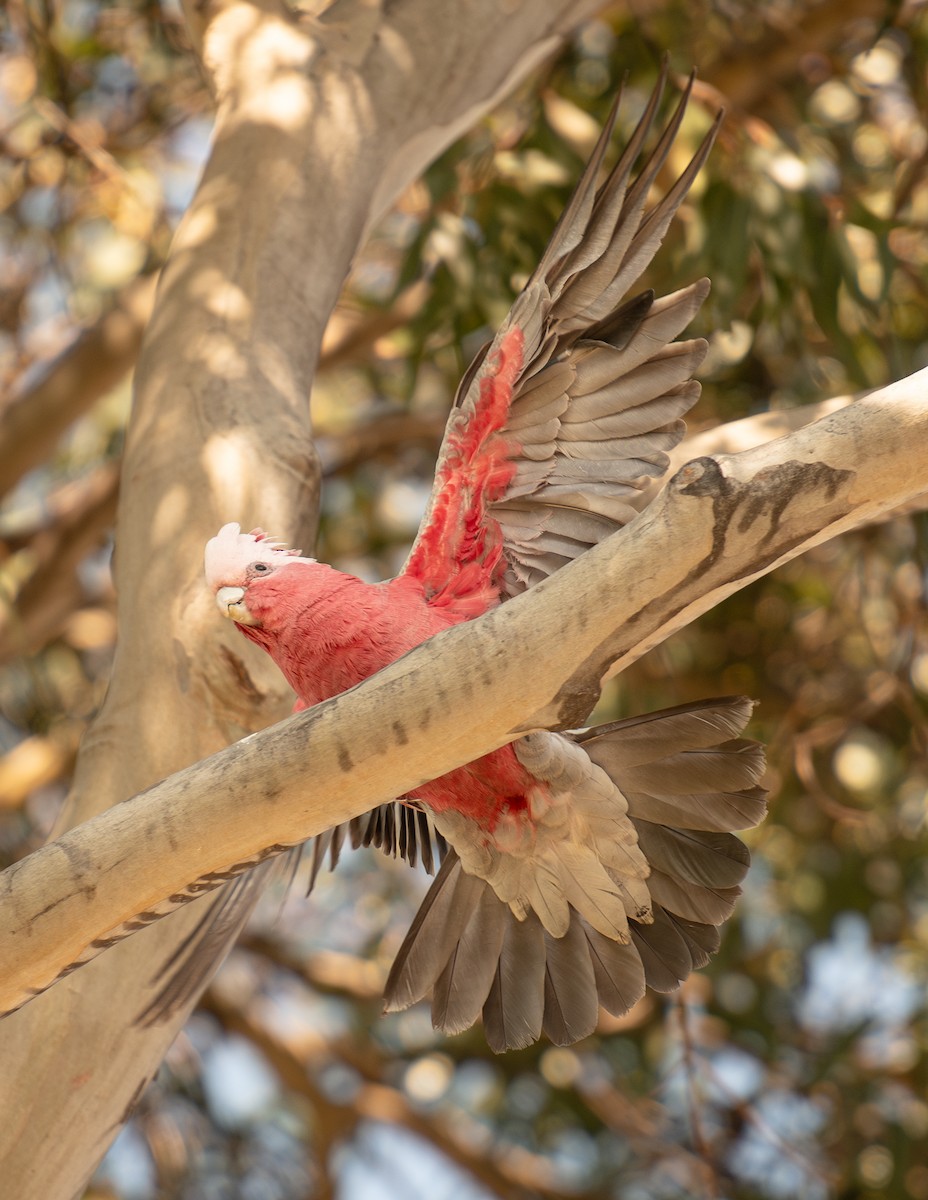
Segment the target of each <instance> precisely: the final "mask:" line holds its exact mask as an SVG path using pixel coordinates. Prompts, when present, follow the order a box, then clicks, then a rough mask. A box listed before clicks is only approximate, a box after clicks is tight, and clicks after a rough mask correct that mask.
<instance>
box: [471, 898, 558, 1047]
mask: <svg viewBox="0 0 928 1200" xmlns="http://www.w3.org/2000/svg"><path fill="white" fill-rule="evenodd" d="M546 957H547V945H546V937H545V932H544V929H543V928H542V924H541V922H540V921H539V920H538V918H537V917H536V916H535V914H534V913H529V915H528V916H527V917H526V918H525V920H524V921H516V920H513V919H509V920H507V921H506V930H505V933H504V936H503V949H502V953H501V954H500V956H499V961H498V962H497V964H496V973H495V975H494V977H493V983H492V985H491V987H490V991H489V994H488V996H487V999H486V1003H485V1004H484V1006H483V1031H484V1034H485V1035H486V1039H487V1045H488V1046H489V1047H490V1049H491V1050H493V1051H494V1052H495V1053H496V1054H502V1053H503V1051H505V1050H522V1049H524V1048H525V1047H526V1046H530V1045H531V1044H532V1042H537V1041H538V1039H539V1037H541V1027H542V1022H543V1020H544V1012H545V961H546Z"/></svg>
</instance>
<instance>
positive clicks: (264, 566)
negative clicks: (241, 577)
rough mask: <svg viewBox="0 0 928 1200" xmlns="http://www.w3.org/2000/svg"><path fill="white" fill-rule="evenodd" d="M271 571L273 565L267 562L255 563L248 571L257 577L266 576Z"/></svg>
mask: <svg viewBox="0 0 928 1200" xmlns="http://www.w3.org/2000/svg"><path fill="white" fill-rule="evenodd" d="M270 569H271V564H270V563H266V562H253V563H252V564H251V566H250V567H249V568H248V570H249V571H253V572H254V573H255V575H266V574H267V572H268V571H270Z"/></svg>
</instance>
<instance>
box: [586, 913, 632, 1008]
mask: <svg viewBox="0 0 928 1200" xmlns="http://www.w3.org/2000/svg"><path fill="white" fill-rule="evenodd" d="M578 924H579V925H580V927H581V929H582V930H583V933H584V936H585V937H586V940H587V944H588V946H589V953H590V961H591V962H592V964H593V975H594V978H595V979H596V992H597V994H598V996H599V1003H600V1004H601V1005H602V1006H603V1008H604V1009H605V1010H606V1012H608V1013H612V1015H613V1016H614V1017H621V1016H623V1015H624V1014H625V1013H627V1012H628V1010H629V1009H630V1008H631V1007H632V1005H633V1004H637V1003H638V1001H639V1000H640V999H641V997H642V996H643V995H644V989H645V976H644V966H643V965H642V962H641V955H640V954H639V953H638V951H637V949H636V948H635V946H633V945H631V943H630V942H625V943H623V942H613V941H612V940H611V939H609V938H607V937H604V936H603V935H602V934H601V933H599V932H598V931H597V930H596V929H591V928H590V926H589V925H587V923H586V922H585V921H584V920H583V919H582V918H580V920H579V922H578ZM631 928H634V926H630V929H631Z"/></svg>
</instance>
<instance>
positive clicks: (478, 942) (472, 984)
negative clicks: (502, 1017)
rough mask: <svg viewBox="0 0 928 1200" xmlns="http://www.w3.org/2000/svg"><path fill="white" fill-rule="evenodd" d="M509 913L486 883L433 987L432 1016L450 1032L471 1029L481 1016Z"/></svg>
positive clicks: (438, 1024) (440, 1026)
mask: <svg viewBox="0 0 928 1200" xmlns="http://www.w3.org/2000/svg"><path fill="white" fill-rule="evenodd" d="M507 916H509V912H508V910H507V908H506V906H505V905H504V904H501V903H500V902H499V900H497V898H496V896H495V895H494V894H493V892H492V890H491V889H490V887H489V885H485V887H484V890H483V892H482V893H481V895H480V897H479V899H478V901H477V905H476V908H475V910H474V913H473V915H472V916H471V919H470V920H469V921H468V923H467V926H466V928H465V929H464V932H463V933H462V934H461V936H460V938H459V939H458V941H457V944H456V945H455V947H454V950H453V952H452V954H451V957H450V958H449V959H448V962H447V965H446V966H445V969H444V970H443V971H442V973H441V974H440V975H439V977H438V979H437V980H436V983H435V987H434V989H433V994H432V1020H433V1021H434V1022H435V1024H436V1025H437V1026H438V1027H439V1028H441V1029H444V1030H447V1032H448V1033H460V1032H461V1031H462V1030H464V1029H469V1028H470V1026H471V1025H473V1023H474V1022H475V1021H476V1020H477V1018H478V1017H479V1016H480V1010H481V1009H482V1008H483V1003H484V1001H485V1000H486V998H487V995H488V993H489V991H490V988H491V986H492V984H493V979H494V976H495V975H496V964H497V962H498V961H499V956H500V954H501V953H502V948H503V935H504V933H505V930H506V924H507Z"/></svg>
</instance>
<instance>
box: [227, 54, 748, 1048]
mask: <svg viewBox="0 0 928 1200" xmlns="http://www.w3.org/2000/svg"><path fill="white" fill-rule="evenodd" d="M666 75H667V68H666V65H665V68H664V70H663V71H662V73H661V77H660V78H659V80H658V82H657V85H656V86H655V88H654V90H653V93H652V94H651V96H650V99H649V100H648V102H647V104H646V106H645V108H644V110H643V113H642V115H641V117H640V120H639V121H638V123H637V125H636V127H635V129H634V131H633V133H632V134H631V136H630V138H629V140H628V143H627V145H626V146H625V148H624V150H623V151H622V153H621V155H620V156H619V158H618V161H617V162H616V164H615V165H614V166H613V167H612V169H611V170H610V171H609V172H608V173H607V174H606V178H605V180H604V182H603V183H602V184H601V185H599V184H598V180H599V177H600V175H601V173H602V167H603V160H604V158H605V156H606V153H607V151H608V148H609V146H610V143H611V138H612V133H613V128H614V125H615V123H616V118H617V114H618V111H619V103H620V100H621V93H620V94H619V96H618V97H617V98H616V101H615V103H614V104H613V106H612V109H611V112H610V115H609V118H608V119H607V121H606V123H605V125H604V127H603V130H602V133H601V135H600V137H599V139H598V141H597V143H596V146H595V148H594V150H593V152H592V155H591V157H590V160H589V162H588V164H587V166H586V168H585V170H584V171H583V173H582V176H581V178H580V180H579V183H578V185H577V188H576V190H575V191H574V194H573V196H572V198H571V199H570V201H569V202H568V204H567V207H566V208H565V210H564V212H563V214H562V215H561V217H560V219H559V221H558V222H557V225H556V227H555V229H554V232H553V234H552V237H551V240H550V242H549V244H548V246H547V248H546V249H545V251H544V253H543V255H542V257H541V260H540V261H539V263H538V265H537V267H536V268H535V270H534V272H533V273H532V275H531V277H530V278H529V280H528V282H527V283H526V285H525V287H524V288H523V290H522V292H521V293H520V295H519V296H518V297H517V299H516V300H515V302H514V304H513V306H512V308H511V310H510V312H509V314H508V316H507V317H506V319H505V320H504V322H503V324H502V326H501V327H500V329H499V330H498V332H497V333H496V335H495V337H494V338H493V340H492V341H491V342H489V343H488V344H487V345H485V346H484V347H483V349H481V351H480V352H479V353H478V354H477V356H476V357H475V359H474V361H473V362H472V363H471V365H470V367H469V368H468V370H467V371H466V373H465V374H464V376H463V379H462V380H461V383H460V386H459V387H458V390H457V393H456V395H455V398H454V402H453V405H452V407H451V411H450V415H449V418H448V421H447V426H446V429H445V433H444V438H443V441H442V445H441V449H440V452H439V457H438V463H437V467H436V475H435V483H434V486H433V489H432V492H431V495H430V498H429V501H428V504H427V508H426V512H425V515H424V517H423V519H422V524H421V526H420V529H419V532H418V534H417V536H416V539H415V541H414V543H413V545H412V548H411V551H410V553H409V557H408V559H407V561H406V563H405V565H404V567H403V569H402V570H401V571H400V573H399V574H398V575H397V576H396V577H395V578H393V579H390V580H387V581H385V582H381V583H370V582H366V581H364V580H361V579H359V578H357V577H355V576H353V575H350V574H346V573H344V572H342V571H339V570H337V569H336V568H334V567H332V566H330V565H328V564H326V563H323V562H319V561H317V560H316V559H314V558H312V557H307V556H304V555H303V554H302V553H301V552H300V551H299V550H298V549H295V548H293V547H291V546H289V545H287V544H286V543H285V542H282V541H280V540H278V539H276V538H274V537H272V536H270V535H268V534H267V533H265V532H264V531H263V530H262V529H261V528H256V529H253V530H252V531H251V532H243V531H242V528H241V527H240V525H239V524H237V523H233V522H230V523H228V524H226V525H224V526H223V527H222V528H221V529H220V531H219V533H218V534H217V535H216V536H215V537H214V538H212V539H211V540H210V541H209V543H208V544H207V546H206V551H205V575H206V582H207V585H208V587H209V588H210V590H211V591H212V592H213V594H214V596H215V600H216V603H217V605H218V607H219V610H220V612H221V613H222V615H223V616H225V617H227V618H229V619H230V620H232V621H233V622H234V623H235V624H236V626H237V627H238V629H239V630H240V631H241V633H242V634H243V635H244V636H245V637H246V638H248V639H249V640H250V641H252V642H254V643H255V644H257V645H258V646H260V647H262V648H263V649H264V650H265V651H266V652H267V653H268V654H269V655H270V656H271V657H272V659H273V660H274V662H275V663H276V664H277V666H278V667H279V668H280V670H281V671H282V672H283V675H284V676H285V677H286V679H287V681H288V683H289V684H290V686H291V687H292V688H293V690H294V691H295V693H296V696H297V700H296V704H295V708H296V709H297V710H299V709H302V708H306V707H309V706H312V705H314V704H317V703H319V702H321V701H323V700H325V699H328V698H329V697H331V696H333V695H336V694H338V693H340V692H342V691H344V690H346V689H347V688H350V687H353V686H354V685H356V684H358V683H360V682H361V681H362V680H364V679H366V678H368V677H369V676H370V675H372V674H373V673H375V672H376V671H378V670H380V669H381V668H383V667H385V666H387V665H388V664H389V663H392V662H394V661H395V660H396V659H398V658H399V657H400V656H401V655H403V654H405V653H406V652H407V651H409V650H411V649H412V648H413V647H415V646H417V645H419V644H420V643H421V642H423V641H425V640H426V639H428V638H430V637H432V636H434V635H435V634H436V633H439V632H441V631H442V630H444V629H447V628H449V627H451V626H453V625H456V624H459V623H461V622H463V621H468V620H472V619H474V618H476V617H479V616H481V615H482V614H483V613H486V612H487V611H489V610H490V609H492V608H494V607H495V606H496V605H498V604H502V603H507V602H509V601H510V600H512V599H513V598H515V597H518V596H519V595H520V594H521V593H522V592H524V591H525V590H526V589H528V588H531V587H534V586H535V585H536V584H538V583H539V582H541V581H542V580H544V579H546V578H547V577H549V576H550V575H551V574H552V573H553V572H555V571H557V570H559V569H561V568H562V567H564V566H566V565H568V564H569V563H570V562H571V561H572V560H574V559H575V558H577V557H578V556H579V555H581V554H582V553H584V551H585V550H587V549H588V548H589V547H591V546H594V545H596V544H597V543H599V542H600V541H601V540H602V539H603V538H606V537H608V536H610V535H611V534H612V533H614V532H615V531H616V530H618V529H619V528H621V527H622V526H624V525H626V524H628V523H629V522H630V521H632V520H634V518H635V517H636V516H637V515H638V513H639V511H640V510H641V509H642V507H643V506H644V505H645V504H646V503H647V499H648V496H649V495H650V494H651V492H652V491H653V489H654V485H655V481H656V480H659V479H660V477H661V476H662V475H664V474H665V472H666V471H667V469H668V465H669V459H668V451H670V450H671V449H672V448H673V447H674V446H675V445H676V444H677V443H678V442H679V441H680V439H681V438H682V436H683V433H684V429H685V426H684V422H683V417H684V415H685V413H686V412H687V411H688V410H689V409H690V408H691V406H692V405H693V404H694V403H695V401H696V399H697V397H698V395H699V390H700V389H699V384H698V383H697V382H696V381H695V380H694V378H693V375H694V373H695V371H696V370H697V368H698V367H699V365H700V363H701V362H702V360H703V357H704V355H705V353H706V350H707V344H706V342H705V341H704V340H702V339H699V338H695V339H686V340H677V339H678V336H679V335H680V334H681V333H682V332H683V331H684V330H685V329H686V327H687V325H688V324H689V323H690V321H691V320H692V318H693V317H694V315H695V314H696V312H697V311H698V309H699V307H700V305H701V304H702V302H703V300H704V299H705V297H706V295H707V294H708V291H709V281H708V280H706V279H700V280H697V281H695V282H693V283H690V284H688V285H687V286H685V287H683V288H681V289H680V290H678V291H674V292H672V293H671V294H668V295H664V296H660V297H657V296H655V294H654V292H653V291H652V290H649V289H644V290H641V291H635V290H634V285H635V283H636V281H637V280H638V278H639V276H640V275H641V273H642V272H643V271H644V269H645V268H646V267H647V265H648V264H649V263H650V261H651V259H652V258H653V256H654V254H655V253H656V251H657V249H658V247H659V246H660V244H661V242H662V239H663V237H664V234H665V232H666V230H667V228H668V226H669V224H670V222H671V220H672V219H673V217H674V214H675V213H676V211H677V209H678V207H679V205H680V204H681V202H682V201H683V199H684V197H685V196H686V194H687V192H688V190H689V188H690V186H691V184H692V183H693V180H694V179H695V177H696V175H697V173H698V172H699V170H700V169H701V167H702V166H703V164H704V162H705V160H706V158H707V156H708V154H709V151H710V149H711V147H712V144H713V141H714V139H715V136H716V133H717V131H718V128H719V123H720V121H721V116H722V114H719V116H718V117H717V118H716V120H715V121H714V123H713V124H712V127H711V129H710V130H709V132H708V133H707V135H706V137H705V138H704V140H703V141H702V143H701V145H700V146H699V148H698V149H697V151H696V153H695V154H694V155H693V157H692V159H691V161H690V162H689V163H688V165H687V166H686V167H685V168H684V170H683V171H682V173H681V174H680V176H679V178H678V179H677V180H676V181H675V182H674V183H673V184H672V186H671V187H669V189H668V190H667V191H666V193H665V194H664V195H663V197H662V198H661V199H660V200H658V201H657V203H656V204H654V205H653V206H650V207H649V196H650V193H651V191H652V187H653V186H654V184H655V182H656V180H657V177H658V174H659V172H660V171H661V170H662V169H663V167H664V165H665V163H666V161H667V158H668V155H669V153H670V150H671V147H672V145H673V143H674V140H675V138H676V136H677V134H678V131H679V129H680V125H681V123H682V120H683V116H684V113H685V111H686V106H687V102H688V100H689V99H690V95H691V91H692V86H693V77H692V76H691V77H690V80H689V83H688V84H687V86H686V87H685V89H684V90H683V92H682V95H681V96H680V98H679V101H678V103H677V105H676V108H675V111H674V112H673V114H672V116H671V117H670V119H669V121H668V122H667V123H666V126H665V128H664V129H663V131H662V132H661V133H660V135H659V136H658V138H657V140H656V144H655V145H654V148H653V150H651V152H650V153H648V154H647V155H644V154H643V149H644V146H645V144H646V141H647V139H648V135H649V133H650V130H651V128H652V126H653V124H654V121H655V118H656V115H657V113H658V110H659V106H660V102H661V97H662V93H663V90H664V84H665V79H666ZM642 158H643V162H642V165H641V166H640V169H639V170H638V172H637V174H635V171H634V168H635V164H636V163H637V162H638V161H639V159H642ZM752 708H753V703H752V701H751V700H749V699H747V698H746V697H740V696H727V697H723V698H720V699H711V700H703V701H699V702H697V703H688V704H683V705H679V706H676V707H674V708H669V709H664V710H661V711H658V712H652V713H649V714H646V715H641V716H635V717H630V718H626V719H624V720H619V721H613V722H611V723H609V724H605V725H601V726H597V727H593V728H589V729H583V730H574V731H556V730H553V731H544V730H542V731H538V732H533V733H530V734H528V735H525V736H522V737H520V738H519V739H517V740H516V741H514V742H512V743H510V744H508V745H505V746H503V747H502V748H500V749H498V750H495V751H493V752H492V753H491V754H487V755H484V756H483V757H481V758H479V759H477V760H475V761H473V762H471V763H468V764H466V765H465V766H462V767H460V768H458V769H457V770H454V771H451V772H449V773H447V774H445V775H442V776H441V777H440V778H437V779H435V780H432V781H431V782H428V783H425V784H423V785H421V786H418V787H416V788H415V789H414V790H413V791H411V792H410V793H409V794H408V795H406V796H403V797H399V798H397V799H396V800H394V801H391V802H390V803H387V804H383V805H380V806H378V807H377V808H376V809H375V810H374V811H373V812H371V813H368V814H365V815H364V816H362V817H359V818H356V819H355V820H354V821H352V822H350V823H347V824H346V825H345V826H339V827H336V828H335V829H334V830H329V831H328V832H326V833H325V834H323V835H321V836H320V837H319V838H317V839H316V840H315V843H314V846H313V852H312V853H313V862H312V879H313V881H315V879H316V875H317V874H318V871H319V870H320V868H321V866H322V864H323V862H324V860H325V858H326V856H327V855H328V856H329V858H330V859H331V862H332V865H334V864H335V862H336V860H337V857H338V852H339V849H340V847H341V846H342V844H343V843H344V841H345V840H346V839H348V840H350V841H351V842H353V843H354V844H355V845H358V844H373V845H375V846H377V847H379V848H380V849H382V850H384V851H385V852H387V853H391V854H394V855H399V856H400V857H402V858H404V859H406V860H407V861H408V862H410V863H411V864H415V863H416V862H417V861H418V860H419V859H421V860H422V861H423V862H424V864H425V866H426V868H427V869H428V870H429V871H433V870H435V869H436V868H438V869H437V873H436V874H435V877H434V880H433V882H432V884H431V886H430V888H429V890H428V892H427V893H426V895H425V898H424V900H423V902H422V904H421V907H420V909H419V911H418V912H417V914H416V916H415V918H414V920H413V922H412V924H411V927H410V930H409V932H408V934H407V935H406V938H405V940H404V941H403V943H402V945H401V947H400V949H399V952H398V954H397V956H396V959H395V962H394V964H393V967H392V969H391V971H390V973H389V977H388V979H387V983H386V989H385V1004H386V1008H387V1010H389V1011H394V1010H399V1009H403V1008H406V1007H408V1006H409V1005H411V1004H413V1003H415V1002H417V1001H419V1000H421V999H423V998H424V997H426V996H428V995H431V1015H432V1022H433V1025H434V1026H435V1028H436V1029H438V1030H441V1031H443V1032H444V1033H446V1034H449V1035H450V1034H455V1033H459V1032H462V1031H464V1030H466V1029H468V1028H470V1027H471V1026H472V1025H474V1024H475V1023H476V1022H477V1021H478V1020H480V1019H482V1023H483V1029H484V1033H485V1036H486V1039H487V1042H488V1044H489V1045H490V1047H491V1048H492V1049H493V1050H494V1051H497V1052H503V1051H507V1050H513V1049H520V1048H524V1047H526V1046H529V1045H531V1044H532V1043H534V1042H535V1041H537V1040H539V1039H540V1038H541V1037H542V1036H544V1037H546V1038H548V1039H549V1040H550V1041H551V1042H552V1043H554V1044H556V1045H569V1044H572V1043H574V1042H576V1041H578V1040H579V1039H581V1038H583V1037H586V1036H587V1035H589V1034H590V1033H592V1032H593V1031H594V1030H595V1028H596V1026H597V1022H598V1020H599V1010H600V1007H602V1008H604V1009H606V1010H607V1011H608V1012H610V1013H612V1014H614V1015H621V1014H623V1013H625V1012H627V1011H628V1010H629V1009H630V1008H631V1006H632V1005H633V1004H634V1003H636V1002H637V1001H638V1000H639V999H640V998H641V996H642V995H643V994H644V991H645V988H646V985H649V986H650V987H651V988H652V989H655V990H657V991H658V992H667V991H671V990H673V989H675V988H677V987H678V986H679V985H680V983H681V982H682V981H683V980H684V979H686V978H687V976H688V975H689V974H690V972H691V971H693V970H694V969H697V968H699V967H701V966H703V965H704V964H705V963H706V962H707V961H708V959H709V957H710V956H711V954H712V953H713V952H714V951H715V950H716V949H717V947H718V945H719V937H720V935H719V926H720V925H721V924H722V923H723V922H724V921H725V920H726V919H727V918H728V917H729V916H730V914H731V912H732V910H733V906H734V902H735V899H736V897H737V896H738V894H739V892H740V886H739V885H740V883H741V881H742V880H743V878H744V875H745V873H746V871H747V868H748V865H749V861H750V857H749V853H748V850H747V848H746V847H745V845H744V844H743V843H742V841H741V840H740V839H739V838H737V837H736V836H735V835H734V832H733V831H735V830H742V829H746V828H749V827H751V826H754V825H756V824H757V823H758V822H759V821H760V820H761V819H762V818H763V816H764V812H765V805H766V793H765V791H764V788H763V786H762V783H761V779H762V775H763V772H764V752H763V747H762V746H761V745H760V744H759V743H757V742H755V741H752V740H749V739H746V738H744V737H742V736H741V735H742V733H743V730H744V728H745V726H746V724H747V722H748V720H749V718H750V715H751V711H752ZM439 864H440V865H439Z"/></svg>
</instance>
